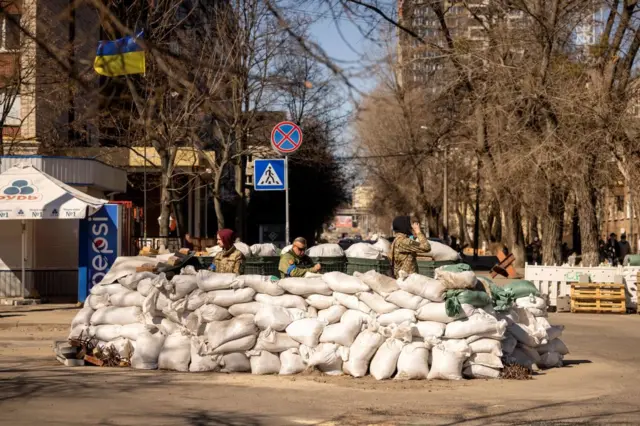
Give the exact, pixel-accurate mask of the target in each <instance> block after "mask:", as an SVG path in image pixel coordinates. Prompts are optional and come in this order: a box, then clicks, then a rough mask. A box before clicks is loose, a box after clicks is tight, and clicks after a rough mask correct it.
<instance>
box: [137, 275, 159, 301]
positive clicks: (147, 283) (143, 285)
mask: <svg viewBox="0 0 640 426" xmlns="http://www.w3.org/2000/svg"><path fill="white" fill-rule="evenodd" d="M154 280H155V277H154V278H145V279H142V280H140V282H139V283H138V288H137V291H138V293H140V294H141V295H143V296H144V297H147V296H149V294H151V291H152V290H153V289H155V288H156V287H155V286H154V285H153V282H154Z"/></svg>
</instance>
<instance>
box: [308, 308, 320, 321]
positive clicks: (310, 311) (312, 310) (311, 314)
mask: <svg viewBox="0 0 640 426" xmlns="http://www.w3.org/2000/svg"><path fill="white" fill-rule="evenodd" d="M307 318H318V310H317V309H316V308H314V307H313V306H309V307H307Z"/></svg>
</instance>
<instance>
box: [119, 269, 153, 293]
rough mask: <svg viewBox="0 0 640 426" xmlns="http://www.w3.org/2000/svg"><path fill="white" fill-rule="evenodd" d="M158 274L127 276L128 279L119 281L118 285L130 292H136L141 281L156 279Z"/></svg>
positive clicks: (136, 273)
mask: <svg viewBox="0 0 640 426" xmlns="http://www.w3.org/2000/svg"><path fill="white" fill-rule="evenodd" d="M155 277H156V274H154V273H153V272H148V271H145V272H135V273H133V274H131V275H127V276H126V277H122V278H120V279H119V280H118V283H119V284H120V285H122V286H123V287H126V288H128V289H129V290H136V289H137V288H138V284H139V283H140V281H142V280H144V279H146V278H149V279H154V278H155Z"/></svg>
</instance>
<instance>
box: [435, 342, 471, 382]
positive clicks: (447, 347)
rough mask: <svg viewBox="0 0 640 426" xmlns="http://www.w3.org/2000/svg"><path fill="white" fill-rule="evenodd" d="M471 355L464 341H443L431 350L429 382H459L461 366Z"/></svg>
mask: <svg viewBox="0 0 640 426" xmlns="http://www.w3.org/2000/svg"><path fill="white" fill-rule="evenodd" d="M470 355H471V349H469V345H468V344H467V342H465V341H464V340H445V341H443V342H442V343H440V344H438V345H437V346H435V347H434V348H433V349H432V350H431V360H432V361H431V370H430V371H429V376H428V379H429V380H434V379H440V380H461V379H462V366H463V364H464V362H465V361H466V359H467V358H468V357H469V356H470Z"/></svg>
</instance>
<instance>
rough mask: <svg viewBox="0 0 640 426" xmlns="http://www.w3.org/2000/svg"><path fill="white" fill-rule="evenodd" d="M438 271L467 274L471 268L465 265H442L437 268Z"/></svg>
mask: <svg viewBox="0 0 640 426" xmlns="http://www.w3.org/2000/svg"><path fill="white" fill-rule="evenodd" d="M438 269H442V270H443V271H449V272H467V271H470V270H471V266H469V265H467V264H466V263H456V264H454V265H444V266H441V267H439V268H438Z"/></svg>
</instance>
